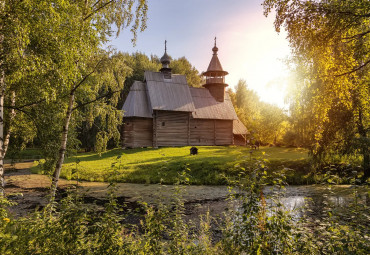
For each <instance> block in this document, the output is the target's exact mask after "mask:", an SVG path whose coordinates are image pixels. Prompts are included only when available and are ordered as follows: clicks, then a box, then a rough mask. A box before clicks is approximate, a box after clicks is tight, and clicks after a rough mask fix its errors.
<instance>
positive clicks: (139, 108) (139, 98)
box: [122, 81, 152, 118]
mask: <svg viewBox="0 0 370 255" xmlns="http://www.w3.org/2000/svg"><path fill="white" fill-rule="evenodd" d="M122 110H123V111H124V113H123V115H124V117H143V118H152V111H151V109H150V106H149V105H148V96H147V89H146V86H145V83H144V82H140V81H135V82H134V84H132V86H131V89H130V93H129V94H128V96H127V98H126V101H125V103H124V105H123V107H122Z"/></svg>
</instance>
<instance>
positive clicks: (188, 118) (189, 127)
mask: <svg viewBox="0 0 370 255" xmlns="http://www.w3.org/2000/svg"><path fill="white" fill-rule="evenodd" d="M190 115H191V112H189V115H188V146H189V145H190Z"/></svg>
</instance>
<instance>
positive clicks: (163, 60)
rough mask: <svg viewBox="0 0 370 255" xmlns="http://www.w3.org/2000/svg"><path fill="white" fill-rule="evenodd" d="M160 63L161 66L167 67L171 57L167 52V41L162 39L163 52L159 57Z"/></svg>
mask: <svg viewBox="0 0 370 255" xmlns="http://www.w3.org/2000/svg"><path fill="white" fill-rule="evenodd" d="M161 63H162V67H163V68H168V67H169V64H170V63H171V57H170V56H168V54H167V41H164V54H163V56H162V57H161Z"/></svg>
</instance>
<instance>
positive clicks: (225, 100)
mask: <svg viewBox="0 0 370 255" xmlns="http://www.w3.org/2000/svg"><path fill="white" fill-rule="evenodd" d="M212 51H213V56H212V59H211V62H210V64H209V66H208V69H207V71H206V72H204V73H203V75H204V76H205V80H206V82H205V84H204V85H203V88H194V87H189V85H188V84H187V82H186V77H185V76H184V75H177V74H172V72H171V68H170V67H169V65H170V61H171V59H170V57H169V56H168V55H167V49H166V48H165V53H164V55H163V57H162V58H161V63H162V68H161V69H160V72H151V71H145V74H144V81H135V82H134V84H133V85H132V87H131V89H130V92H129V94H128V96H127V99H126V101H125V103H124V105H123V108H122V110H123V111H124V118H123V126H122V136H121V137H122V145H123V147H126V148H137V147H159V146H186V145H233V144H236V145H245V142H246V135H247V132H248V131H247V129H246V128H245V126H244V125H243V124H242V123H241V122H240V121H239V120H238V117H237V115H236V113H235V109H234V107H233V104H232V102H231V100H230V97H229V95H228V93H227V91H226V90H225V88H226V87H227V86H228V85H227V84H226V83H225V75H227V74H228V72H226V71H224V70H223V69H222V66H221V63H220V60H219V59H218V56H217V51H218V48H217V47H216V41H215V45H214V47H213V48H212Z"/></svg>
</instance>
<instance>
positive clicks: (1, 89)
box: [0, 71, 5, 198]
mask: <svg viewBox="0 0 370 255" xmlns="http://www.w3.org/2000/svg"><path fill="white" fill-rule="evenodd" d="M4 95H5V84H4V71H1V76H0V198H1V197H3V196H4V188H5V181H4V156H3V155H4Z"/></svg>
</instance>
